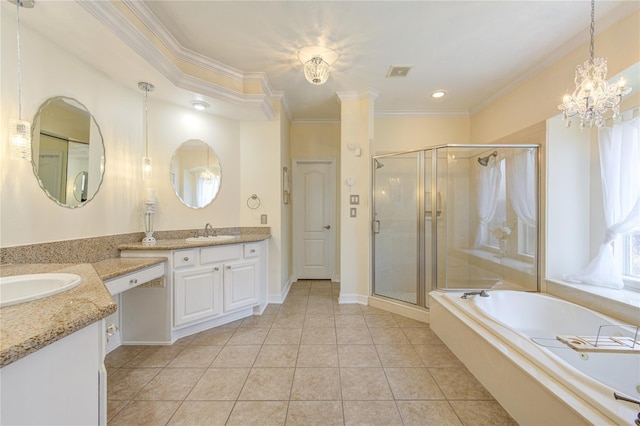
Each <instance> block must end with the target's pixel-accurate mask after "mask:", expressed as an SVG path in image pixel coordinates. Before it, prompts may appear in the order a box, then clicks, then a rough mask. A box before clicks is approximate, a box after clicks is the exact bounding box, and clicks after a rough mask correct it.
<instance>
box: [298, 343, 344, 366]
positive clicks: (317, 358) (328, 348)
mask: <svg viewBox="0 0 640 426" xmlns="http://www.w3.org/2000/svg"><path fill="white" fill-rule="evenodd" d="M296 366H297V367H338V350H337V347H336V345H300V349H299V351H298V362H297V364H296Z"/></svg>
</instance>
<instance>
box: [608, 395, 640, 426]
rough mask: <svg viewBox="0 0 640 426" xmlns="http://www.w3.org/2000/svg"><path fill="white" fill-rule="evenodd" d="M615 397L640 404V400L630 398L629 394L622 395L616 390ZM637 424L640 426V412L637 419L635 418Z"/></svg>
mask: <svg viewBox="0 0 640 426" xmlns="http://www.w3.org/2000/svg"><path fill="white" fill-rule="evenodd" d="M613 397H614V398H615V399H619V400H621V401H627V402H630V403H632V404H638V405H640V401H638V400H637V399H633V398H629V397H628V396H626V395H621V394H619V393H618V392H614V393H613ZM635 424H636V425H639V426H640V413H638V416H637V417H636V419H635Z"/></svg>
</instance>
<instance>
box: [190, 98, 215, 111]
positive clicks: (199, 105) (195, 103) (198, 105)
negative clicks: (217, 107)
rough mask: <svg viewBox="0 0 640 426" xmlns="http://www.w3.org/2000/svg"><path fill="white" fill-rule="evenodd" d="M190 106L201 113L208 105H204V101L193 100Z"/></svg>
mask: <svg viewBox="0 0 640 426" xmlns="http://www.w3.org/2000/svg"><path fill="white" fill-rule="evenodd" d="M191 106H192V107H194V108H195V109H197V110H198V111H203V110H205V109H207V108H209V106H210V105H209V104H208V103H206V102H205V101H200V100H197V99H196V100H193V101H191Z"/></svg>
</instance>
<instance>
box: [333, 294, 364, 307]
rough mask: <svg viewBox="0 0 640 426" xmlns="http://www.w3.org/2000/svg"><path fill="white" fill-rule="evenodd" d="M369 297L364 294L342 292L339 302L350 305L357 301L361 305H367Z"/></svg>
mask: <svg viewBox="0 0 640 426" xmlns="http://www.w3.org/2000/svg"><path fill="white" fill-rule="evenodd" d="M368 299H369V297H368V296H364V295H362V294H344V293H342V292H340V297H339V298H338V303H339V304H340V305H350V304H354V303H357V304H359V305H367V304H368Z"/></svg>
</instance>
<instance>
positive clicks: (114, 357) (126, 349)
mask: <svg viewBox="0 0 640 426" xmlns="http://www.w3.org/2000/svg"><path fill="white" fill-rule="evenodd" d="M145 349H147V346H120V347H118V348H116V349H114V350H113V351H111V352H109V354H108V355H107V356H106V357H105V359H104V365H105V366H106V367H107V368H120V367H122V366H124V365H125V364H126V363H128V362H129V361H131V360H132V359H134V358H135V357H136V356H137V355H139V354H140V352H142V351H144V350H145Z"/></svg>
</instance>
